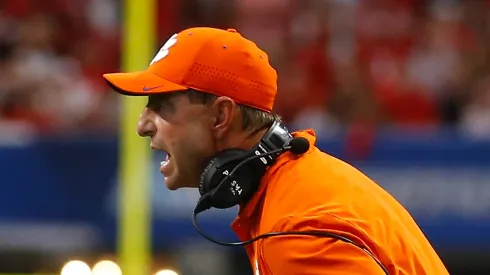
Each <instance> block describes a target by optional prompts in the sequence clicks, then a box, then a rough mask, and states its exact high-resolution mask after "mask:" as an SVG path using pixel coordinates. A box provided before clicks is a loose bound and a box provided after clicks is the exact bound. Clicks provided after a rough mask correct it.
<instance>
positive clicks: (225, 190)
mask: <svg viewBox="0 0 490 275" xmlns="http://www.w3.org/2000/svg"><path fill="white" fill-rule="evenodd" d="M292 138H293V137H292V135H291V134H290V133H289V131H288V130H287V129H286V127H284V125H282V124H281V123H280V122H279V121H276V122H274V123H273V125H272V126H271V128H270V129H269V131H268V132H267V133H265V135H264V137H263V138H262V139H261V140H260V142H259V143H258V144H257V145H256V146H255V147H254V148H253V149H252V150H243V149H238V148H232V149H227V150H224V151H222V152H220V153H218V154H217V155H216V156H214V157H213V158H212V159H211V160H210V161H209V163H208V165H207V166H206V168H205V169H204V170H203V172H202V173H201V178H200V181H199V193H200V194H201V199H203V200H204V199H205V200H206V205H207V206H209V207H214V208H220V209H223V208H230V207H233V206H235V205H237V204H241V203H244V202H246V201H248V200H249V199H250V198H251V197H252V195H253V194H254V193H255V191H256V190H257V189H258V186H259V184H260V179H261V178H262V176H263V175H264V173H265V171H266V169H267V167H269V166H270V165H272V164H273V163H274V161H275V160H276V157H277V156H278V155H279V154H280V152H282V151H283V149H284V146H285V144H286V143H288V142H289V141H290V140H292ZM269 152H270V153H269ZM263 154H264V156H262V155H263Z"/></svg>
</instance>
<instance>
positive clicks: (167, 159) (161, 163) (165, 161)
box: [160, 153, 171, 167]
mask: <svg viewBox="0 0 490 275" xmlns="http://www.w3.org/2000/svg"><path fill="white" fill-rule="evenodd" d="M166 154H167V156H166V157H165V160H163V161H161V162H160V167H165V166H167V164H168V162H169V161H170V158H171V156H170V154H169V153H166Z"/></svg>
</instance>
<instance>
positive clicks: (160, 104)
mask: <svg viewBox="0 0 490 275" xmlns="http://www.w3.org/2000/svg"><path fill="white" fill-rule="evenodd" d="M173 98H175V95H174V94H155V95H148V103H147V104H146V107H147V108H149V109H152V110H154V111H159V110H161V109H168V110H174V109H175V104H174V100H173Z"/></svg>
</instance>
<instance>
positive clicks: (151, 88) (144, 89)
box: [143, 85, 165, 92]
mask: <svg viewBox="0 0 490 275" xmlns="http://www.w3.org/2000/svg"><path fill="white" fill-rule="evenodd" d="M163 86H165V85H158V86H153V87H146V86H145V87H143V92H148V91H151V90H155V89H158V88H160V87H163Z"/></svg>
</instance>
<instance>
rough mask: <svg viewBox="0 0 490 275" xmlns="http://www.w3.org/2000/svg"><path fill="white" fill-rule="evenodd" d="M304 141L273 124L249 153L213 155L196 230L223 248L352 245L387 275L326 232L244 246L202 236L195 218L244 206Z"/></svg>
mask: <svg viewBox="0 0 490 275" xmlns="http://www.w3.org/2000/svg"><path fill="white" fill-rule="evenodd" d="M309 147H310V143H309V142H308V140H307V139H306V138H303V137H293V136H292V134H291V133H290V132H289V130H288V129H287V128H286V126H285V125H284V124H283V123H282V122H280V121H279V120H276V121H274V122H273V124H272V126H271V127H270V128H269V130H268V131H267V133H266V134H265V135H264V136H263V137H262V139H261V140H260V141H259V143H258V144H257V145H256V146H255V147H254V148H253V149H252V150H244V149H239V148H232V149H227V150H224V151H221V152H219V153H218V154H217V155H215V156H214V157H213V158H212V159H211V160H210V161H209V163H208V165H207V166H206V167H205V169H204V170H203V172H202V173H201V177H200V181H199V193H200V195H201V197H200V199H199V201H198V202H197V204H196V207H195V208H194V211H193V216H192V223H193V225H194V227H195V228H196V230H197V231H198V232H199V234H201V235H202V236H203V237H204V238H206V239H208V240H209V241H211V242H213V243H216V244H219V245H224V246H243V245H247V244H250V243H253V242H255V241H258V240H260V239H264V238H269V237H274V236H285V235H289V236H290V235H308V236H317V237H323V238H333V239H337V240H340V241H343V242H346V243H349V244H352V245H354V246H356V247H358V248H359V249H361V250H363V251H364V252H366V253H367V254H368V255H369V256H370V257H371V258H372V259H373V260H374V261H375V262H376V263H377V264H378V265H379V266H380V268H381V269H382V270H383V272H384V273H385V274H387V275H389V272H388V270H387V268H386V267H385V266H384V265H383V264H382V263H381V261H380V260H378V259H377V258H376V256H375V255H373V254H372V253H371V252H370V251H369V250H368V249H367V248H365V247H363V246H362V245H359V244H357V243H356V242H354V241H352V240H351V239H349V238H346V237H344V236H341V235H338V234H335V233H330V232H327V231H323V230H322V231H320V230H316V231H315V230H313V231H287V232H270V233H266V234H262V235H259V236H257V237H255V238H252V239H250V240H247V241H244V242H222V241H218V240H216V239H214V238H212V237H210V236H209V235H207V234H205V233H204V232H203V231H202V230H201V229H200V227H199V225H198V223H197V215H198V214H199V213H201V212H203V211H205V210H208V209H210V208H212V207H213V208H217V209H226V208H231V207H233V206H236V205H240V204H244V203H246V202H248V200H250V198H251V197H252V196H253V194H254V193H255V192H256V191H257V189H258V188H259V184H260V181H261V178H262V177H263V175H264V173H265V171H266V170H267V168H269V167H270V166H271V165H272V164H274V163H275V161H276V160H277V158H278V157H279V155H281V154H282V153H284V152H287V151H290V152H292V153H293V154H295V155H297V156H299V155H302V154H304V153H306V151H308V149H309Z"/></svg>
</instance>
